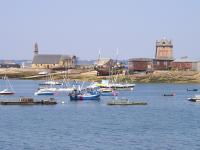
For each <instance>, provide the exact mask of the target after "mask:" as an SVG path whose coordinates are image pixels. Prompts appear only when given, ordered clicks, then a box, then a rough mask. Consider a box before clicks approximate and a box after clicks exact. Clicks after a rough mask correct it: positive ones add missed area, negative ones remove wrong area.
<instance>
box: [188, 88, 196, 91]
mask: <svg viewBox="0 0 200 150" xmlns="http://www.w3.org/2000/svg"><path fill="white" fill-rule="evenodd" d="M187 91H198V89H188V88H187Z"/></svg>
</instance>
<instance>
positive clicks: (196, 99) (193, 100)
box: [188, 95, 200, 102]
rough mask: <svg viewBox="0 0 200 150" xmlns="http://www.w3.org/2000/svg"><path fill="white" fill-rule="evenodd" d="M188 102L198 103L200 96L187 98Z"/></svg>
mask: <svg viewBox="0 0 200 150" xmlns="http://www.w3.org/2000/svg"><path fill="white" fill-rule="evenodd" d="M188 100H189V101H191V102H200V95H195V96H194V97H192V98H188Z"/></svg>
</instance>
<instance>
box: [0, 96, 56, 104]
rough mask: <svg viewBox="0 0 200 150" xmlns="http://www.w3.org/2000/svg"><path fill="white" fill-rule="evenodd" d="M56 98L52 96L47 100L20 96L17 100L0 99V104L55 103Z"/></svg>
mask: <svg viewBox="0 0 200 150" xmlns="http://www.w3.org/2000/svg"><path fill="white" fill-rule="evenodd" d="M55 104H57V102H56V100H55V99H53V98H50V99H47V100H34V99H33V98H28V97H22V98H20V99H19V100H18V101H16V100H6V101H0V105H55Z"/></svg>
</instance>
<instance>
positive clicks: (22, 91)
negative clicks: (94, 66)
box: [0, 80, 200, 150]
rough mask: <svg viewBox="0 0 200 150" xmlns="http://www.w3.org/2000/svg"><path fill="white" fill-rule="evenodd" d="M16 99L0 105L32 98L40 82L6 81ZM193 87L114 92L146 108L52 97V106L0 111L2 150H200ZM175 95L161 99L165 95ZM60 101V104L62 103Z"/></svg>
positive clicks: (199, 115)
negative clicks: (141, 102)
mask: <svg viewBox="0 0 200 150" xmlns="http://www.w3.org/2000/svg"><path fill="white" fill-rule="evenodd" d="M10 82H11V84H12V86H13V89H14V90H15V92H16V94H15V95H12V96H0V99H1V100H18V99H19V97H20V96H28V97H34V98H36V99H44V98H49V97H44V96H42V97H40V96H34V92H35V91H36V90H37V88H38V84H39V83H41V82H42V81H32V80H10ZM3 85H4V82H3V81H2V80H0V89H1V88H3ZM187 88H198V89H199V90H200V85H198V84H136V86H135V88H134V90H133V91H119V95H118V99H120V98H126V99H129V100H135V101H143V102H147V103H148V105H146V106H108V105H107V104H106V103H107V102H108V101H109V100H112V99H113V97H108V96H107V97H101V100H100V101H79V102H71V101H70V100H69V96H68V94H67V93H57V94H56V95H55V96H54V98H55V99H56V100H57V101H58V104H57V105H54V106H38V105H37V106H3V105H2V106H0V149H1V150H4V149H5V150H7V149H8V150H11V149H16V150H21V149H27V150H32V149H33V150H68V149H69V150H77V149H81V150H90V149H91V150H118V149H119V150H130V149H139V150H143V149H144V150H146V149H153V150H155V149H159V150H160V149H169V150H171V149H182V150H188V149H193V150H194V149H200V142H199V139H200V104H198V103H192V102H189V101H188V100H187V98H188V97H193V96H194V95H195V94H198V92H187V90H186V89H187ZM172 92H173V93H176V95H175V96H172V97H165V96H163V94H165V93H172ZM62 102H64V104H63V103H62Z"/></svg>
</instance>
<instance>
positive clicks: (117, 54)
mask: <svg viewBox="0 0 200 150" xmlns="http://www.w3.org/2000/svg"><path fill="white" fill-rule="evenodd" d="M118 56H119V49H118V48H117V52H116V63H117V60H118Z"/></svg>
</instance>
